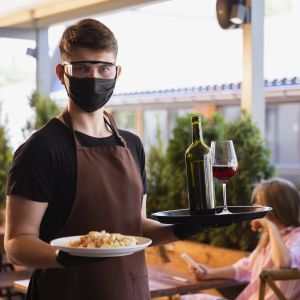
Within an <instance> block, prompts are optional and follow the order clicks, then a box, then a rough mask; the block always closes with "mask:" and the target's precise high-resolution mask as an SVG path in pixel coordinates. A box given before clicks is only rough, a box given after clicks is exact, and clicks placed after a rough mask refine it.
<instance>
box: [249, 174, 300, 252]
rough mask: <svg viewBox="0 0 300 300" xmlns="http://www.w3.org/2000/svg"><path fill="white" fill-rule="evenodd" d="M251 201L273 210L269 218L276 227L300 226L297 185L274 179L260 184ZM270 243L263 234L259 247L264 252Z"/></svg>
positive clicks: (299, 197) (267, 237) (299, 200)
mask: <svg viewBox="0 0 300 300" xmlns="http://www.w3.org/2000/svg"><path fill="white" fill-rule="evenodd" d="M251 200H252V202H253V203H258V204H260V205H263V206H270V207H272V210H271V211H270V212H269V213H268V215H267V218H268V219H269V220H270V221H272V222H273V223H274V224H276V225H282V226H284V227H288V226H300V194H299V191H298V190H297V188H296V187H295V185H294V184H293V183H292V182H290V181H288V180H286V179H283V178H273V179H269V180H265V181H263V182H261V183H260V184H258V185H257V186H256V187H255V189H254V190H253V192H252V197H251ZM268 242H269V236H268V234H267V233H265V232H264V233H263V234H262V236H261V238H260V241H259V243H258V245H257V250H258V251H260V250H262V249H263V248H264V247H265V246H266V245H267V244H268Z"/></svg>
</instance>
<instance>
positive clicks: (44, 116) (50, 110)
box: [23, 92, 60, 136]
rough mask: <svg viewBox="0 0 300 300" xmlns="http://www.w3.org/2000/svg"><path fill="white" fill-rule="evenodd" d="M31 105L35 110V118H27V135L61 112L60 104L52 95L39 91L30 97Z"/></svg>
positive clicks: (25, 129) (24, 132) (24, 130)
mask: <svg viewBox="0 0 300 300" xmlns="http://www.w3.org/2000/svg"><path fill="white" fill-rule="evenodd" d="M29 105H30V107H31V108H32V109H33V110H34V113H35V117H34V119H33V120H27V122H26V126H25V128H23V134H24V135H25V136H28V135H29V134H30V133H32V132H33V131H34V130H37V129H39V128H41V127H42V126H44V125H45V124H46V123H47V122H48V121H49V120H50V119H52V118H53V117H55V116H56V115H58V114H59V113H60V108H59V106H58V105H57V104H56V103H55V102H54V101H52V100H51V98H50V97H46V96H42V95H41V94H40V93H38V92H33V94H32V95H31V97H30V98H29Z"/></svg>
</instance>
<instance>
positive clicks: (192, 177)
mask: <svg viewBox="0 0 300 300" xmlns="http://www.w3.org/2000/svg"><path fill="white" fill-rule="evenodd" d="M192 127H193V143H192V144H191V145H190V146H189V148H188V149H187V151H186V153H185V166H186V178H187V188H188V197H189V204H190V212H191V214H214V213H215V207H216V205H215V192H214V182H213V173H212V159H211V151H210V148H209V147H208V146H207V145H206V144H205V143H204V141H203V136H202V127H201V117H199V116H193V117H192Z"/></svg>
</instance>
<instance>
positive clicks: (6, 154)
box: [0, 125, 13, 219]
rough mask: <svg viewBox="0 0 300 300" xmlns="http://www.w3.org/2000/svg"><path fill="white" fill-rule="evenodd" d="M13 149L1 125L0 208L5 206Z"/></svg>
mask: <svg viewBox="0 0 300 300" xmlns="http://www.w3.org/2000/svg"><path fill="white" fill-rule="evenodd" d="M12 156H13V154H12V150H11V149H10V147H9V142H8V139H7V137H6V130H5V127H4V126H3V125H0V166H1V167H0V208H3V206H4V203H5V195H6V180H7V174H8V170H9V168H10V166H11V162H12ZM0 219H1V215H0Z"/></svg>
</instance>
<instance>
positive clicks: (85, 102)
mask: <svg viewBox="0 0 300 300" xmlns="http://www.w3.org/2000/svg"><path fill="white" fill-rule="evenodd" d="M65 75H66V76H67V78H68V79H69V84H70V85H69V91H68V89H67V87H66V85H65V87H66V91H67V93H68V96H69V97H70V98H71V99H72V100H73V101H74V102H75V103H76V104H77V105H78V106H79V107H81V108H82V109H83V110H84V111H86V112H94V111H96V110H98V109H99V108H101V107H103V106H104V105H105V104H106V103H107V101H108V100H109V99H110V98H111V96H112V94H113V92H114V89H115V85H116V79H100V78H76V77H73V76H70V75H67V74H65Z"/></svg>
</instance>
